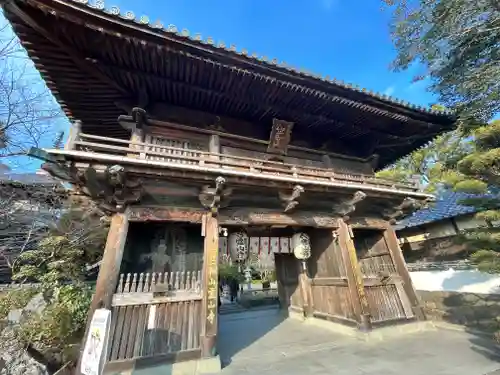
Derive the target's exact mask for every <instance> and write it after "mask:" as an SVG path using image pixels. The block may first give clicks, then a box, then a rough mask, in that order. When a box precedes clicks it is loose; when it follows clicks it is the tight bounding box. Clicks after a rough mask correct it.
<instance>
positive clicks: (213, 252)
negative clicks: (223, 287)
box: [201, 212, 219, 358]
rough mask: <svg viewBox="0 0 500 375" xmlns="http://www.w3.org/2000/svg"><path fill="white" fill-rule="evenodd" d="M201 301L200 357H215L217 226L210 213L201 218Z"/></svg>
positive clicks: (217, 289) (217, 261)
mask: <svg viewBox="0 0 500 375" xmlns="http://www.w3.org/2000/svg"><path fill="white" fill-rule="evenodd" d="M202 231H203V234H204V236H205V243H204V253H203V284H202V285H203V300H202V310H201V311H202V313H201V319H202V321H201V356H202V357H204V358H206V357H213V356H215V355H216V350H217V349H216V344H217V320H218V319H217V316H218V293H219V282H218V263H219V254H218V252H219V224H218V222H217V218H216V217H214V216H213V214H212V213H211V212H208V213H206V214H205V215H204V216H203V224H202Z"/></svg>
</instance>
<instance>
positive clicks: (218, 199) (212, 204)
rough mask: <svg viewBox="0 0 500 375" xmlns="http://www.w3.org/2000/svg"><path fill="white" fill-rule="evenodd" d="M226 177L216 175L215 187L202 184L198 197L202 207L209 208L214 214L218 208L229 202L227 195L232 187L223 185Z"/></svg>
mask: <svg viewBox="0 0 500 375" xmlns="http://www.w3.org/2000/svg"><path fill="white" fill-rule="evenodd" d="M225 184H226V179H225V178H224V177H221V176H219V177H217V178H216V179H215V187H211V186H210V185H206V186H203V187H202V189H201V192H200V194H199V195H198V199H199V200H200V203H201V205H202V206H203V207H205V208H207V209H209V210H210V211H211V212H212V214H214V215H216V214H217V213H218V211H219V208H221V207H223V206H226V205H227V204H228V203H229V196H230V195H231V193H232V189H228V188H226V187H225Z"/></svg>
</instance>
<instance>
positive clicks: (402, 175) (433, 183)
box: [377, 105, 471, 193]
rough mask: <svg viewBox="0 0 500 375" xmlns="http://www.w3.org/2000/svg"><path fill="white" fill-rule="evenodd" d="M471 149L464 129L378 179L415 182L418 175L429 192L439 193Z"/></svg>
mask: <svg viewBox="0 0 500 375" xmlns="http://www.w3.org/2000/svg"><path fill="white" fill-rule="evenodd" d="M432 108H433V109H444V108H443V106H440V105H433V106H432ZM470 150H471V142H470V138H469V137H467V136H466V135H464V132H463V131H462V129H457V130H454V131H451V132H447V133H445V134H442V135H440V136H438V137H436V138H435V139H434V140H433V141H432V142H430V143H429V144H428V145H426V146H425V147H422V148H421V149H419V150H416V151H414V152H412V153H411V154H410V155H408V156H406V157H404V158H402V159H400V160H398V161H397V162H396V163H394V164H393V165H391V166H390V167H388V168H386V169H384V170H382V171H379V172H378V173H377V177H381V178H385V179H389V180H394V181H398V182H412V181H414V180H415V176H416V177H418V178H419V179H420V183H421V186H423V188H424V190H425V191H427V192H430V193H435V192H437V191H438V190H439V189H440V188H441V187H442V181H443V179H444V178H445V176H446V174H447V173H448V170H449V169H451V168H456V164H457V162H458V161H459V160H460V159H461V158H462V157H464V156H465V155H466V154H467V153H468V152H470Z"/></svg>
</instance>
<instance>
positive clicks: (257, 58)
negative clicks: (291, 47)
mask: <svg viewBox="0 0 500 375" xmlns="http://www.w3.org/2000/svg"><path fill="white" fill-rule="evenodd" d="M64 2H66V3H74V4H75V5H77V6H84V7H85V8H87V9H89V10H94V11H99V12H102V13H104V14H106V15H107V16H111V17H113V18H116V19H119V20H121V21H125V22H129V23H131V24H134V25H136V26H140V27H141V26H142V27H146V28H148V29H150V30H152V31H159V32H162V33H163V34H165V35H166V36H170V37H173V38H179V39H182V40H185V41H189V42H190V43H193V44H195V45H196V44H197V45H198V46H200V47H204V48H210V49H214V50H218V51H221V52H222V51H223V52H229V53H231V54H234V55H239V56H242V57H245V58H247V59H248V60H251V61H254V62H256V63H260V64H267V65H268V66H271V67H273V68H277V69H283V70H286V71H289V72H291V73H298V74H300V75H301V76H304V77H309V78H314V79H317V80H320V81H324V82H329V83H330V84H332V85H336V86H338V87H341V88H344V89H349V90H352V91H355V92H359V93H363V94H366V95H369V96H372V97H373V98H377V99H382V100H386V101H387V102H390V103H392V104H394V105H400V106H403V107H406V108H408V109H411V110H414V111H419V112H422V113H431V114H437V115H452V112H451V111H449V110H446V109H444V110H441V109H433V108H429V107H424V106H417V105H413V104H411V103H409V102H406V101H403V100H399V99H397V98H393V97H390V96H388V95H385V94H382V93H377V92H373V91H371V90H367V89H365V88H362V87H359V86H357V85H351V84H349V83H346V82H343V81H342V80H339V79H337V78H334V77H330V76H329V75H325V76H322V75H320V74H316V73H313V72H310V71H308V70H305V69H302V68H297V67H294V66H291V65H289V64H287V63H285V62H284V61H279V60H278V59H276V58H268V57H267V56H261V55H259V54H258V53H256V52H249V51H248V50H247V49H245V48H237V47H236V46H235V45H234V44H226V43H225V42H223V41H215V39H214V38H212V37H211V36H208V37H206V38H203V37H202V36H201V34H199V33H191V32H190V31H189V30H187V29H179V28H178V27H177V26H175V25H172V24H169V25H164V24H163V23H162V22H161V21H159V20H157V21H154V22H152V21H151V19H150V18H149V17H148V16H147V15H141V16H136V15H135V14H134V12H132V11H122V10H120V8H118V7H117V6H107V5H106V4H105V2H104V1H103V0H97V1H95V2H90V1H89V0H64Z"/></svg>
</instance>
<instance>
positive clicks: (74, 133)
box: [64, 120, 82, 150]
mask: <svg viewBox="0 0 500 375" xmlns="http://www.w3.org/2000/svg"><path fill="white" fill-rule="evenodd" d="M81 132H82V122H81V121H80V120H76V121H75V122H74V123H73V124H71V125H70V127H69V136H68V139H67V141H66V144H65V145H64V149H65V150H76V145H75V142H77V141H79V140H80V133H81Z"/></svg>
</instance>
